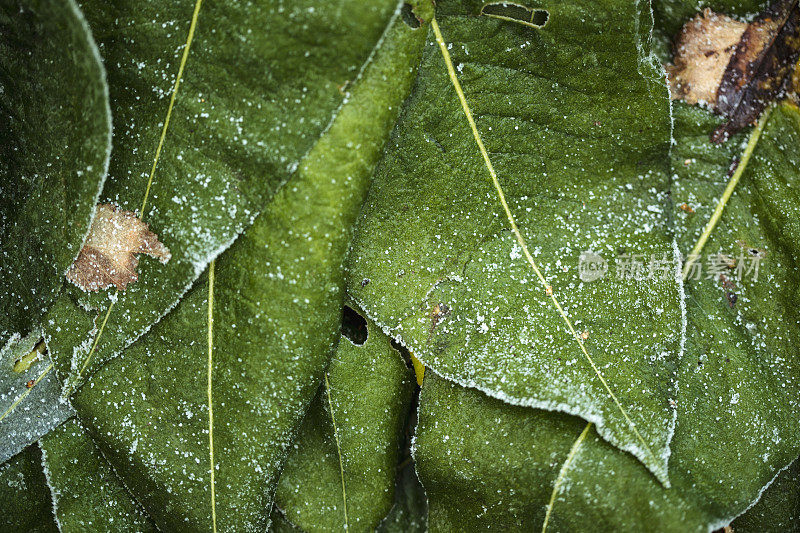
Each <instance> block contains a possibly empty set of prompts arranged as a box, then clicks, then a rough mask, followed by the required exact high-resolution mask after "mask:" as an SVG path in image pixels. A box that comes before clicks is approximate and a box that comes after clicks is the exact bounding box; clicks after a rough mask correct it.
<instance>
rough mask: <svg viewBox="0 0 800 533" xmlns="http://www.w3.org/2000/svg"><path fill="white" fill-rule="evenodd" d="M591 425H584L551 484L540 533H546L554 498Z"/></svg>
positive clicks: (554, 501)
mask: <svg viewBox="0 0 800 533" xmlns="http://www.w3.org/2000/svg"><path fill="white" fill-rule="evenodd" d="M591 427H592V423H591V422H589V423H588V424H586V427H585V428H583V431H582V432H581V434H580V435H579V436H578V438H577V439H576V440H575V442H574V443H573V444H572V448H571V449H570V450H569V453H568V454H567V458H566V459H564V464H562V465H561V469H560V470H559V471H558V476H557V477H556V481H555V483H554V484H553V492H552V493H551V494H550V501H549V502H548V504H547V511H546V512H545V515H544V522H543V523H542V533H546V531H547V524H548V523H549V522H550V515H551V514H552V512H553V506H554V505H555V503H556V497H557V496H558V492H559V491H560V490H561V485H563V484H564V478H565V477H566V476H567V470H569V467H570V465H571V464H572V461H573V460H574V459H575V455H577V453H578V448H580V447H581V444H582V443H583V441H584V439H586V435H588V434H589V429H591Z"/></svg>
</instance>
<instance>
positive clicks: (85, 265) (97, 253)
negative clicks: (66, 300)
mask: <svg viewBox="0 0 800 533" xmlns="http://www.w3.org/2000/svg"><path fill="white" fill-rule="evenodd" d="M136 254H147V255H149V256H152V257H155V258H158V259H159V260H160V261H161V262H162V263H166V262H167V261H169V260H170V258H171V257H172V255H171V254H170V252H169V250H168V249H167V247H166V246H164V245H163V244H161V242H159V240H158V236H157V235H156V234H155V233H153V232H152V231H150V229H149V228H148V227H147V224H145V223H144V222H142V221H141V220H140V219H139V218H138V217H137V216H136V215H135V214H134V213H133V212H131V211H121V210H119V209H117V208H116V207H114V206H112V205H110V204H101V205H98V206H97V211H96V212H95V217H94V222H92V227H91V229H90V230H89V235H88V236H87V237H86V242H84V244H83V248H81V251H80V254H78V258H77V259H76V260H75V262H74V263H73V264H72V266H71V267H70V269H69V271H68V272H67V279H68V280H70V281H71V282H72V283H74V284H75V285H77V286H78V287H80V288H81V289H83V290H84V291H97V290H100V289H105V288H108V287H110V286H112V285H114V286H115V287H116V288H118V289H122V290H125V287H127V286H128V283H132V282H134V281H136V280H137V279H138V277H139V276H138V274H137V273H136V267H137V266H138V265H139V258H138V257H137V255H136Z"/></svg>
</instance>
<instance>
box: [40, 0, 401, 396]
mask: <svg viewBox="0 0 800 533" xmlns="http://www.w3.org/2000/svg"><path fill="white" fill-rule="evenodd" d="M82 7H83V9H84V11H85V13H86V16H87V19H88V20H89V24H90V25H91V26H92V28H93V29H94V31H95V37H96V39H97V41H98V43H99V47H100V53H101V55H102V57H103V59H104V60H105V64H106V65H107V70H108V80H109V86H110V93H111V107H112V110H113V113H114V122H115V136H114V156H113V157H112V159H111V164H110V170H109V179H108V182H107V183H106V186H105V188H104V190H103V194H102V197H101V201H103V202H109V203H113V204H117V205H119V206H120V207H121V208H123V209H127V210H130V211H135V212H138V213H139V214H140V216H142V217H143V219H144V220H145V222H147V223H148V225H149V227H150V229H151V230H152V231H153V232H154V233H156V234H157V235H158V237H159V240H160V241H161V242H162V243H164V244H165V245H166V246H167V248H169V250H170V251H171V253H172V259H171V260H170V261H169V263H167V264H166V265H162V264H161V263H160V262H158V261H155V260H152V259H149V258H145V259H142V261H141V263H140V265H139V279H138V281H137V282H136V283H133V284H131V285H130V286H129V287H128V288H127V289H126V290H125V291H119V292H116V291H109V290H105V291H101V292H100V293H94V294H86V293H83V292H82V291H80V290H79V289H77V288H76V287H73V286H72V285H69V290H68V291H66V293H65V294H64V295H63V296H62V297H61V299H60V301H59V305H58V306H57V307H56V309H54V310H53V311H52V312H51V313H50V314H49V315H48V321H49V323H48V334H49V336H50V337H51V343H50V350H51V352H52V353H53V354H54V357H55V359H56V365H57V370H59V374H60V375H62V376H66V375H68V374H69V375H70V383H69V384H68V387H69V390H72V389H73V388H74V387H75V385H76V383H75V381H76V380H78V381H79V380H82V379H84V378H85V377H86V376H87V375H89V374H91V373H92V372H94V371H95V370H96V369H97V368H99V367H100V366H102V364H103V363H104V362H105V361H106V360H108V359H110V358H112V357H114V356H115V355H116V354H118V353H119V352H120V350H121V349H123V348H124V347H125V346H127V345H129V344H130V343H131V342H133V341H134V340H135V339H136V338H138V337H139V336H140V335H142V334H143V333H144V332H146V331H147V330H148V329H149V328H150V327H151V326H152V325H153V324H154V323H156V322H157V321H158V320H159V319H160V318H161V317H162V316H163V315H164V314H165V313H167V312H168V311H169V310H170V309H171V308H172V307H173V306H174V305H175V304H176V302H177V301H178V299H179V298H180V297H181V296H182V295H183V294H184V293H185V292H186V291H187V290H188V289H189V287H190V286H191V285H192V283H193V282H194V281H195V280H196V279H197V277H198V276H199V275H200V274H201V273H202V272H203V271H204V269H205V268H206V266H207V265H208V263H209V261H211V260H212V259H214V258H215V257H216V256H217V255H218V254H220V253H221V252H222V251H223V250H225V249H226V248H227V247H228V246H230V244H231V242H233V240H234V239H235V238H236V237H237V235H238V234H239V233H241V232H242V230H244V229H245V228H246V227H247V226H249V225H250V224H251V223H252V221H253V219H254V218H255V217H256V215H257V214H258V213H259V212H260V211H261V210H262V208H263V207H264V206H265V205H266V204H267V202H268V201H269V199H270V198H271V197H272V196H273V195H274V194H275V192H276V191H277V190H278V188H279V187H280V186H281V185H282V184H283V183H285V182H286V180H287V179H288V178H289V177H290V176H292V175H293V174H294V173H295V172H296V170H297V168H298V165H299V164H300V161H301V159H302V158H303V157H304V156H305V155H306V153H307V152H308V151H309V150H311V148H312V147H313V146H314V145H315V143H316V142H317V141H318V140H319V139H320V136H321V135H322V133H323V132H324V131H325V130H326V128H327V127H328V126H329V124H330V122H331V119H332V117H333V116H334V115H335V114H336V111H337V109H338V108H339V107H340V106H341V104H342V102H343V101H344V98H345V89H346V87H347V84H348V83H351V82H352V81H353V80H354V79H355V77H356V76H357V74H358V71H359V67H360V66H361V65H362V64H363V63H364V61H365V60H366V58H367V56H368V55H369V54H370V51H371V50H372V49H373V48H374V47H375V44H376V43H377V41H378V40H379V38H380V37H381V35H382V33H383V31H384V28H385V27H386V24H387V21H388V20H389V18H390V17H391V15H392V12H393V11H394V9H395V2H394V0H378V1H375V2H370V3H368V4H365V3H364V2H360V1H356V0H337V1H324V2H321V1H319V0H303V1H296V2H291V3H284V2H282V1H279V0H271V1H269V2H256V3H252V2H237V3H227V2H223V3H216V2H205V3H202V4H201V2H199V1H198V2H193V1H181V2H163V1H160V0H150V1H144V2H122V3H115V4H113V5H112V4H109V3H108V2H105V1H97V0H91V1H88V2H85V3H84V4H83V5H82ZM178 82H180V84H179V83H178Z"/></svg>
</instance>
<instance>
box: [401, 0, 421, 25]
mask: <svg viewBox="0 0 800 533" xmlns="http://www.w3.org/2000/svg"><path fill="white" fill-rule="evenodd" d="M400 16H401V17H403V22H405V23H406V25H407V26H409V27H411V28H414V29H415V30H416V29H417V28H419V27H420V25H421V24H422V22H421V21H420V20H419V19H418V18H417V15H416V14H415V13H414V8H413V7H412V6H411V4H408V3H406V4H403V7H401V8H400Z"/></svg>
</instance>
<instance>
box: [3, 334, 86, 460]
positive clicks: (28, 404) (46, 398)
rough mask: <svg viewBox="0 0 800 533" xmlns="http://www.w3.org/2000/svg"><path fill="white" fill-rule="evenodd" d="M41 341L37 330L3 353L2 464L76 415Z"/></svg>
mask: <svg viewBox="0 0 800 533" xmlns="http://www.w3.org/2000/svg"><path fill="white" fill-rule="evenodd" d="M40 339H41V332H40V331H39V330H34V331H33V333H31V334H30V335H28V336H26V337H25V338H22V339H19V338H14V339H12V340H11V341H10V342H9V343H8V344H7V345H6V347H5V349H3V350H2V351H0V434H2V439H0V464H2V463H3V462H5V461H6V460H7V459H8V458H9V457H11V456H13V455H16V454H17V453H19V452H21V451H22V450H23V449H24V448H25V447H26V446H28V445H29V444H32V443H34V442H36V441H37V440H39V437H41V436H42V435H45V434H47V433H49V432H50V431H51V430H53V429H54V428H55V427H57V426H58V425H59V424H61V423H62V422H64V421H65V420H67V419H68V418H69V417H71V416H73V415H74V414H75V412H74V411H73V410H72V407H70V405H69V402H67V401H66V400H64V399H62V398H61V383H60V382H59V381H58V379H57V378H56V375H55V372H51V370H52V368H53V362H52V360H51V359H50V356H49V355H47V354H46V353H45V352H44V349H45V345H44V342H42V341H41V340H40Z"/></svg>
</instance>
